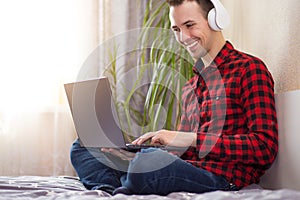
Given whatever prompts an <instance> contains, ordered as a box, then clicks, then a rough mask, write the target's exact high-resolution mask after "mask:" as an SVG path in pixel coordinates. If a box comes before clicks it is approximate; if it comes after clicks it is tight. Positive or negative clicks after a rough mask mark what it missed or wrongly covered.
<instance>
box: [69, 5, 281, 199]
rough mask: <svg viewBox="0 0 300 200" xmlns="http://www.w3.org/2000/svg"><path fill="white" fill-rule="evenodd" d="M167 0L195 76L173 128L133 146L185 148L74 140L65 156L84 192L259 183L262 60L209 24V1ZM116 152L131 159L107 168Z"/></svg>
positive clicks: (263, 164)
mask: <svg viewBox="0 0 300 200" xmlns="http://www.w3.org/2000/svg"><path fill="white" fill-rule="evenodd" d="M167 2H168V3H169V5H170V20H171V27H172V30H173V31H174V33H175V36H176V39H177V41H178V42H179V43H181V44H182V45H183V46H184V47H185V48H186V49H187V51H188V52H189V53H190V54H191V56H192V57H193V58H194V60H195V66H194V68H193V70H194V72H195V76H194V77H193V78H192V79H191V80H189V81H188V82H187V83H186V85H185V86H184V88H183V95H182V116H181V122H180V126H179V129H178V131H169V130H160V131H157V132H150V133H146V134H144V135H143V136H141V137H140V138H138V139H136V140H135V141H133V143H134V144H142V143H144V142H145V141H148V140H150V141H151V143H154V144H157V143H159V144H164V145H170V146H177V147H186V148H188V149H187V151H186V152H184V154H183V155H181V156H180V157H177V156H175V155H172V154H171V153H168V152H166V151H162V150H158V149H153V148H151V149H145V150H142V151H141V152H139V153H136V154H132V153H128V152H126V151H123V150H115V149H102V151H99V150H96V149H92V150H87V149H85V148H83V147H81V146H80V145H79V143H78V141H77V142H75V143H74V144H73V147H72V151H71V160H72V164H73V165H74V168H75V169H76V172H77V173H78V175H79V177H80V179H81V181H82V182H83V184H84V185H85V186H86V187H87V188H88V189H100V190H104V191H107V192H109V193H112V194H118V193H125V194H159V195H166V194H169V193H171V192H179V191H186V192H195V193H203V192H208V191H215V190H237V189H240V188H242V187H244V186H247V185H249V184H252V183H258V182H259V178H260V176H262V175H263V174H264V172H265V170H267V169H268V168H269V167H270V166H271V164H272V163H273V161H274V159H275V157H276V154H277V150H278V136H277V134H278V133H277V130H278V128H277V118H276V111H275V102H274V91H273V87H274V82H273V80H272V77H271V75H270V73H269V72H268V70H267V68H266V66H265V65H264V63H263V62H262V61H261V60H259V59H258V58H255V57H253V56H250V55H247V54H245V53H242V52H239V51H237V50H235V49H234V48H233V46H232V45H231V44H230V43H229V42H227V41H226V40H225V39H224V37H223V35H222V32H221V31H219V30H215V29H213V28H212V26H211V24H209V22H208V20H207V18H208V12H209V11H210V10H211V9H213V8H214V5H213V4H212V3H211V1H209V0H167ZM214 2H215V1H214ZM91 152H92V153H91ZM114 155H116V156H114ZM118 157H119V158H120V160H122V159H123V160H126V159H128V160H130V161H129V162H128V168H127V167H125V168H123V169H125V170H124V171H122V170H117V169H120V168H114V167H115V166H116V165H119V163H121V162H118V161H117V160H118ZM99 160H101V161H102V162H99ZM103 163H105V164H103ZM108 166H109V167H108Z"/></svg>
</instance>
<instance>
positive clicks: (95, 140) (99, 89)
mask: <svg viewBox="0 0 300 200" xmlns="http://www.w3.org/2000/svg"><path fill="white" fill-rule="evenodd" d="M64 88H65V92H66V95H67V99H68V103H69V107H70V110H71V114H72V118H73V122H74V126H75V129H76V132H77V135H78V138H79V141H80V143H81V145H82V146H84V147H95V148H102V147H103V148H121V149H125V150H127V151H130V152H137V151H140V150H141V149H142V148H149V147H154V148H161V149H164V150H169V151H182V148H178V147H170V146H164V145H150V144H142V145H135V144H131V143H126V140H125V138H124V135H123V132H122V130H121V128H120V124H119V119H118V117H117V112H116V108H115V105H114V101H113V98H112V92H111V87H110V83H109V80H108V78H107V77H99V78H97V79H91V80H85V81H78V82H73V83H66V84H64Z"/></svg>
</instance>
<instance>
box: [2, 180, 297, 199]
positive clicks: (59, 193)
mask: <svg viewBox="0 0 300 200" xmlns="http://www.w3.org/2000/svg"><path fill="white" fill-rule="evenodd" d="M2 199H3V200H4V199H5V200H10V199H11V200H13V199H14V200H19V199H27V200H31V199H38V200H40V199H41V200H48V199H55V200H60V199H66V200H71V199H74V200H75V199H76V200H81V199H82V200H83V199H84V200H94V199H97V200H102V199H129V200H136V199H138V200H139V199H151V200H152V199H154V200H161V199H163V200H168V199H170V200H171V199H172V200H174V199H175V200H176V199H178V200H179V199H180V200H183V199H193V200H194V199H195V200H200V199H201V200H211V199H214V200H235V199H239V200H240V199H247V200H258V199H259V200H266V199H272V200H274V199H291V200H297V199H299V200H300V191H296V190H290V189H280V190H266V189H263V188H261V187H259V186H258V185H251V186H249V187H247V188H244V189H242V190H240V191H235V192H233V191H230V192H227V191H226V192H224V191H215V192H208V193H204V194H195V193H187V192H175V193H171V194H169V195H167V196H159V195H123V194H118V195H115V196H111V195H110V194H108V193H106V192H103V191H97V190H96V191H90V190H87V189H85V187H84V186H83V185H82V184H81V182H80V181H79V180H78V178H77V177H69V176H58V177H43V176H18V177H10V176H0V200H2Z"/></svg>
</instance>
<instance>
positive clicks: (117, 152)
mask: <svg viewBox="0 0 300 200" xmlns="http://www.w3.org/2000/svg"><path fill="white" fill-rule="evenodd" d="M101 151H102V152H105V153H110V154H112V155H114V156H117V157H119V158H121V159H122V160H128V161H131V160H132V159H133V158H134V156H135V153H132V152H129V151H125V150H123V149H115V148H101Z"/></svg>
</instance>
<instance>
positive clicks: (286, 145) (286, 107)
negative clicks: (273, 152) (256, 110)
mask: <svg viewBox="0 0 300 200" xmlns="http://www.w3.org/2000/svg"><path fill="white" fill-rule="evenodd" d="M299 102H300V90H296V91H291V92H285V93H281V94H277V95H276V109H277V117H278V127H279V151H278V156H277V159H276V161H275V163H274V164H273V166H272V167H271V169H270V170H269V171H267V173H266V174H265V176H264V177H263V178H262V180H261V185H262V186H263V187H265V188H272V189H279V188H290V189H296V190H300V170H299V169H300V152H299V145H300V126H299V125H300V123H299V122H300V120H299V116H300V103H299Z"/></svg>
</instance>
